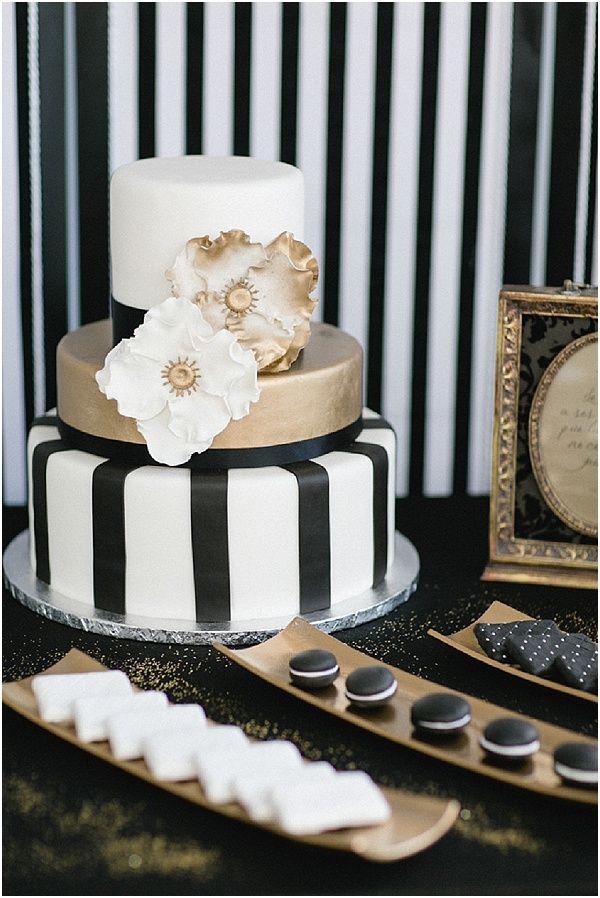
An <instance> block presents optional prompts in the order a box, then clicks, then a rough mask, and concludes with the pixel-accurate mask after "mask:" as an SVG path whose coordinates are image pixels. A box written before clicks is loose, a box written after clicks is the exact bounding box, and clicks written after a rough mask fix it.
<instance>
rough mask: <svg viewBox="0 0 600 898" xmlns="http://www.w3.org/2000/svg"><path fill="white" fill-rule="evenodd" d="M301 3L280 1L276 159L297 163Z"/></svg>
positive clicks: (291, 163)
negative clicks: (277, 153)
mask: <svg viewBox="0 0 600 898" xmlns="http://www.w3.org/2000/svg"><path fill="white" fill-rule="evenodd" d="M299 41H300V4H299V3H282V4H281V104H280V109H281V114H280V136H279V158H280V159H281V161H282V162H288V163H289V164H290V165H295V164H296V138H297V132H298V52H299Z"/></svg>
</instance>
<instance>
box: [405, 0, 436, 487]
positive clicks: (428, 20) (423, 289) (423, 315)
mask: <svg viewBox="0 0 600 898" xmlns="http://www.w3.org/2000/svg"><path fill="white" fill-rule="evenodd" d="M439 33H440V6H439V4H438V3H427V4H426V5H425V12H424V27H423V80H422V91H421V134H420V146H419V204H418V212H417V250H416V268H415V294H414V326H413V379H412V402H411V407H412V430H411V445H410V473H409V490H410V493H411V494H413V495H415V494H416V495H420V494H421V493H422V492H423V457H424V452H425V398H426V394H427V333H428V328H429V266H430V261H431V223H432V205H433V160H434V155H435V119H436V108H437V76H438V61H439Z"/></svg>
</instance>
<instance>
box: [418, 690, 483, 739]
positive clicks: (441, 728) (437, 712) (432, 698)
mask: <svg viewBox="0 0 600 898" xmlns="http://www.w3.org/2000/svg"><path fill="white" fill-rule="evenodd" d="M410 719H411V721H412V723H413V726H414V727H416V728H417V730H419V731H420V732H422V733H428V734H430V735H433V736H451V735H454V734H455V733H459V732H460V731H461V730H463V729H464V728H465V727H466V726H467V724H468V723H470V721H471V708H470V705H469V703H468V702H467V701H466V700H465V699H464V698H462V697H461V696H460V695H453V694H452V693H451V692H432V693H431V694H430V695H424V696H423V698H420V699H417V701H416V702H414V704H413V706H412V708H411V709H410Z"/></svg>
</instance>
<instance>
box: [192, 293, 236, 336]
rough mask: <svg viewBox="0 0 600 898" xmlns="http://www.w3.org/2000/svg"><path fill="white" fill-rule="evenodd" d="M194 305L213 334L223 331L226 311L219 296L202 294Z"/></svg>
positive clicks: (216, 294)
mask: <svg viewBox="0 0 600 898" xmlns="http://www.w3.org/2000/svg"><path fill="white" fill-rule="evenodd" d="M196 305H197V306H198V308H199V309H200V313H201V315H202V317H203V318H204V320H205V321H207V322H208V324H210V326H211V328H212V331H213V333H216V332H217V331H220V330H223V328H224V327H225V324H226V318H227V311H228V309H227V306H226V305H225V303H224V302H223V299H222V298H221V296H220V294H218V293H204V294H202V296H200V297H199V298H198V299H197V300H196Z"/></svg>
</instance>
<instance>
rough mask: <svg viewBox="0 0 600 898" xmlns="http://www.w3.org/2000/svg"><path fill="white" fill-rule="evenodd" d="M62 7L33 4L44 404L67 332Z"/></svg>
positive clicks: (50, 400) (52, 393) (49, 403)
mask: <svg viewBox="0 0 600 898" xmlns="http://www.w3.org/2000/svg"><path fill="white" fill-rule="evenodd" d="M64 11H65V7H64V5H63V4H62V3H39V4H38V14H39V66H40V136H41V146H40V150H41V174H42V265H43V272H44V356H45V359H46V408H53V407H54V406H55V405H56V365H55V364H54V358H55V356H56V347H57V345H58V341H59V340H60V339H61V337H62V336H63V334H64V333H66V331H67V247H66V239H67V221H66V172H65V46H64V44H65V40H64V38H65V21H64Z"/></svg>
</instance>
